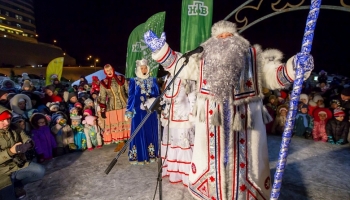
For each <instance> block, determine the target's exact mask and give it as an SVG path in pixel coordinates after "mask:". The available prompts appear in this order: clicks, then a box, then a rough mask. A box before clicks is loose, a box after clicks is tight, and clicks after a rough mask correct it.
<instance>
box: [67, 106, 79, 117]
mask: <svg viewBox="0 0 350 200" xmlns="http://www.w3.org/2000/svg"><path fill="white" fill-rule="evenodd" d="M77 115H79V112H78V109H77V108H76V107H73V108H71V109H70V110H69V116H70V117H72V116H77Z"/></svg>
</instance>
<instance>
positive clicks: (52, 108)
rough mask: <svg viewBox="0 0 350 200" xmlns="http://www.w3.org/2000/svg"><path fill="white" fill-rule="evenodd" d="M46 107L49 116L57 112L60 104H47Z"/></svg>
mask: <svg viewBox="0 0 350 200" xmlns="http://www.w3.org/2000/svg"><path fill="white" fill-rule="evenodd" d="M46 106H47V107H48V108H49V110H50V112H51V114H52V113H55V112H57V111H58V110H59V108H60V104H59V103H58V102H48V103H47V104H46Z"/></svg>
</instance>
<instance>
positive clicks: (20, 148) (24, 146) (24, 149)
mask: <svg viewBox="0 0 350 200" xmlns="http://www.w3.org/2000/svg"><path fill="white" fill-rule="evenodd" d="M32 147H33V146H32V144H31V143H30V142H29V143H28V142H26V143H24V144H20V145H17V146H16V153H25V152H27V151H28V150H29V149H30V148H32Z"/></svg>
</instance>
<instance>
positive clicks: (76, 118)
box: [70, 115, 81, 122]
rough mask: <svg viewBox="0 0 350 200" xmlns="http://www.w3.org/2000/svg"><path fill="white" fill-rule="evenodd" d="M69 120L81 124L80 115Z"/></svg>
mask: <svg viewBox="0 0 350 200" xmlns="http://www.w3.org/2000/svg"><path fill="white" fill-rule="evenodd" d="M70 119H71V120H72V121H79V122H81V116H80V115H77V116H71V117H70Z"/></svg>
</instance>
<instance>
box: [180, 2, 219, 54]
mask: <svg viewBox="0 0 350 200" xmlns="http://www.w3.org/2000/svg"><path fill="white" fill-rule="evenodd" d="M181 13H182V14H181V43H180V51H181V52H182V53H185V52H187V51H189V50H192V49H195V48H197V47H198V46H199V45H200V44H201V43H202V42H204V41H205V40H206V39H208V38H209V37H210V30H211V25H212V18H213V0H182V11H181Z"/></svg>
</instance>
